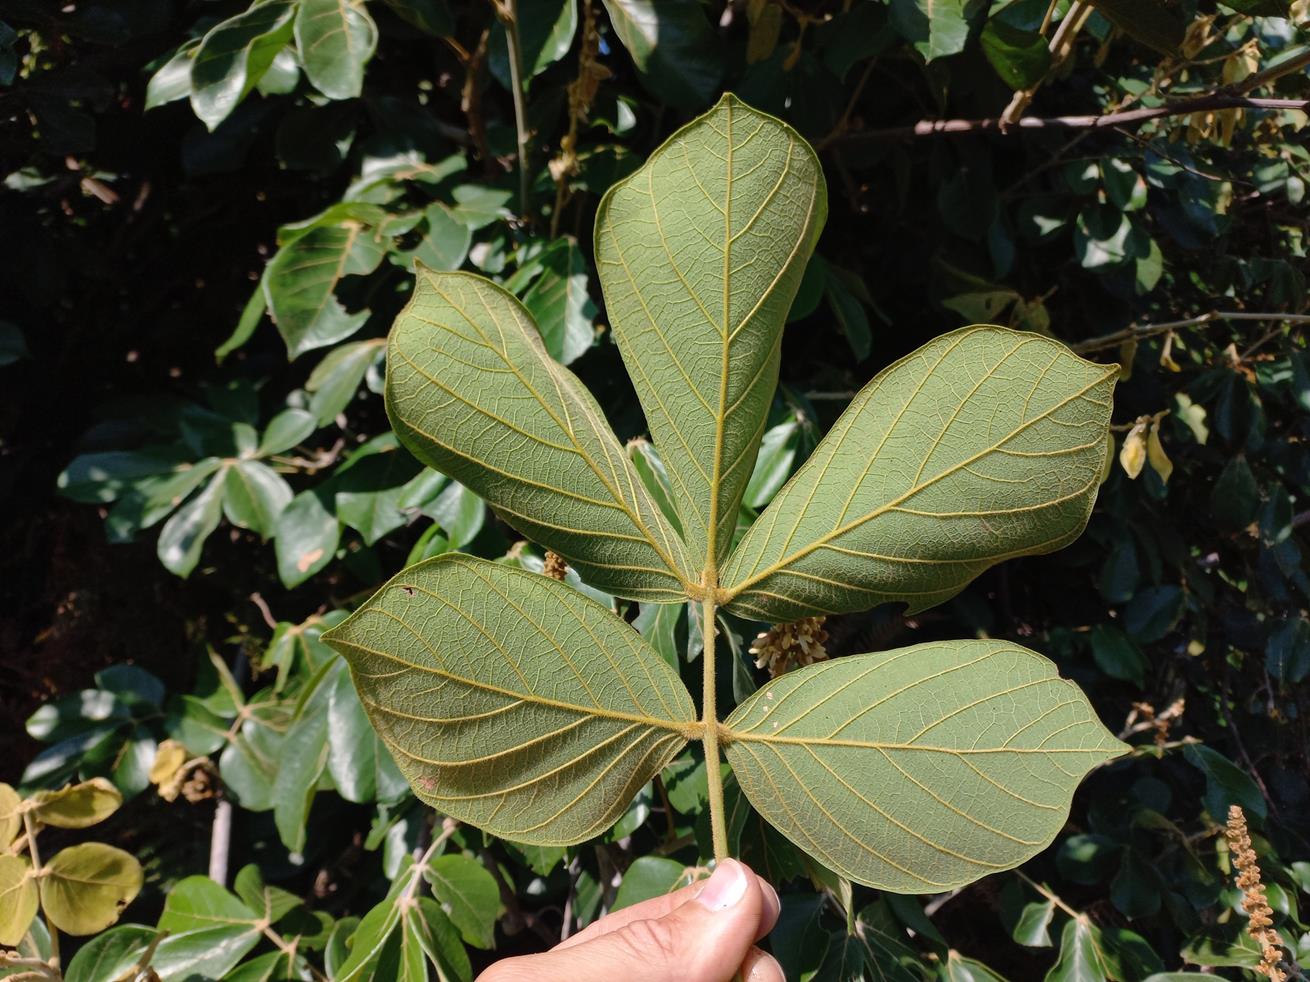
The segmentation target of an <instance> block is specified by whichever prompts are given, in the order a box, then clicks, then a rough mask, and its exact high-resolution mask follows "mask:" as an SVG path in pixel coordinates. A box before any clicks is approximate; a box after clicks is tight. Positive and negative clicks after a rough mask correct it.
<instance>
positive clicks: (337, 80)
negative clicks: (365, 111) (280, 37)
mask: <svg viewBox="0 0 1310 982" xmlns="http://www.w3.org/2000/svg"><path fill="white" fill-rule="evenodd" d="M295 35H296V50H297V51H298V52H299V54H300V64H301V65H303V66H304V69H305V74H306V75H307V76H309V81H310V82H311V83H313V85H314V88H316V89H318V90H319V91H320V92H322V93H323V94H324V95H325V96H327V97H328V98H329V99H353V98H355V97H357V96H358V95H359V93H360V90H361V89H362V87H363V85H364V65H365V64H366V63H367V62H368V60H369V59H370V58H372V57H373V49H374V48H376V47H377V43H378V29H377V25H375V24H374V23H373V18H372V17H370V16H369V13H368V10H367V9H366V8H365V6H364V2H363V0H298V4H297V11H296V23H295Z"/></svg>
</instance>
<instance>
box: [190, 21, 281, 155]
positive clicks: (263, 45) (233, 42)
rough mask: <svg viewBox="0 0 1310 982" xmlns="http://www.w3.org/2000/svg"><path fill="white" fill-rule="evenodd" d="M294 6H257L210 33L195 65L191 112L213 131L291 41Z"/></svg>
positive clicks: (192, 63)
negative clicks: (193, 111)
mask: <svg viewBox="0 0 1310 982" xmlns="http://www.w3.org/2000/svg"><path fill="white" fill-rule="evenodd" d="M295 12H296V5H295V4H294V3H293V2H292V0H269V2H267V3H262V4H256V5H255V6H253V7H251V8H250V9H249V10H247V11H245V12H244V13H241V14H237V15H236V16H235V17H232V18H230V19H228V20H225V21H223V22H222V23H220V24H218V25H217V26H215V27H213V28H211V29H210V31H209V33H208V34H206V35H205V37H204V39H203V40H202V41H201V42H200V47H199V48H198V49H197V50H196V52H195V57H194V58H192V59H191V63H190V88H191V108H192V109H193V110H195V114H196V115H197V116H199V117H200V119H201V120H202V121H203V122H204V124H205V125H206V126H207V127H209V129H210V130H213V129H215V128H216V127H217V126H218V124H219V123H221V122H223V120H225V119H226V118H227V117H228V115H229V114H230V113H231V112H232V110H233V109H235V108H236V107H237V104H238V103H239V102H240V101H241V100H242V99H244V98H245V97H246V95H247V94H248V93H249V92H250V90H251V89H253V88H254V87H255V85H256V83H258V82H259V80H260V78H262V77H263V75H264V73H265V72H266V71H268V69H269V66H270V65H272V64H273V59H274V57H275V56H276V55H277V53H278V52H279V51H281V50H282V48H283V46H284V45H285V44H286V43H287V41H289V40H290V39H291V18H292V17H293V16H294V14H295Z"/></svg>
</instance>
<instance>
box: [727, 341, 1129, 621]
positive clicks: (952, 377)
mask: <svg viewBox="0 0 1310 982" xmlns="http://www.w3.org/2000/svg"><path fill="white" fill-rule="evenodd" d="M1116 377H1117V370H1116V369H1115V367H1114V366H1111V367H1109V368H1107V367H1106V366H1105V365H1098V364H1095V363H1093V362H1089V361H1085V360H1084V359H1082V358H1079V357H1078V356H1077V355H1075V354H1073V353H1072V352H1070V351H1069V349H1068V348H1066V347H1065V346H1064V345H1062V344H1060V343H1059V342H1057V341H1053V340H1051V339H1050V338H1044V337H1041V336H1039V335H1036V334H1025V333H1022V332H1018V331H1011V330H1007V329H1005V328H999V327H985V326H983V327H969V328H964V329H962V330H959V331H953V332H951V333H950V334H944V335H942V336H941V337H939V338H937V339H935V340H933V341H931V342H929V343H928V344H926V345H924V346H923V347H922V348H920V349H919V350H917V351H915V352H914V353H913V354H911V355H909V356H908V357H906V358H903V359H902V360H901V361H899V362H897V363H895V364H894V365H892V366H891V367H890V368H888V369H886V370H885V371H883V372H882V373H880V374H879V375H878V376H877V377H876V378H874V379H873V381H871V382H870V383H869V384H868V385H867V386H865V388H864V389H863V390H862V391H861V392H860V393H859V395H858V396H856V398H855V400H854V402H852V403H851V405H850V407H849V408H848V409H847V410H846V412H845V413H843V414H842V416H841V418H840V419H838V420H837V422H836V423H835V424H834V425H833V428H832V430H831V431H829V433H828V435H827V436H825V437H824V439H823V441H822V442H821V443H820V444H819V446H818V447H817V448H816V449H815V451H814V453H813V454H812V455H811V456H810V458H809V460H807V461H806V463H805V465H804V466H803V467H802V468H801V469H800V470H799V471H798V472H797V473H796V475H795V476H794V477H793V478H792V479H791V480H790V481H789V482H788V483H787V485H786V486H785V487H784V488H783V489H782V490H781V491H780V492H779V493H778V494H777V496H776V497H775V498H774V499H773V501H772V503H771V504H770V505H769V507H768V508H767V509H766V510H765V512H764V514H762V515H761V516H760V518H759V520H758V521H757V522H756V523H755V524H754V525H753V526H752V527H751V529H750V531H748V532H747V533H746V536H745V538H743V539H742V541H741V543H740V544H739V545H738V546H737V549H736V550H735V552H734V553H733V556H732V558H731V559H730V561H729V563H728V565H727V567H726V568H725V570H724V572H723V578H722V582H723V584H724V592H725V594H726V596H727V597H728V598H729V599H728V601H727V603H726V606H727V609H728V610H729V611H731V612H732V613H735V614H740V615H742V616H746V617H751V618H755V619H758V620H769V621H774V622H781V621H793V620H796V619H798V618H800V617H804V616H808V615H812V614H831V613H845V612H849V611H856V610H867V609H868V608H870V607H873V606H875V605H877V604H880V603H886V602H903V603H905V604H907V605H908V607H909V610H910V612H917V611H920V610H923V609H925V608H927V607H931V606H933V605H934V604H938V603H941V602H942V601H944V600H947V599H949V598H951V597H953V596H955V594H957V593H959V592H960V590H962V589H964V587H965V586H966V585H967V584H968V583H969V582H970V581H971V580H972V579H974V577H976V576H977V575H978V574H979V573H981V572H982V571H983V570H985V569H987V568H988V567H990V566H993V565H995V564H996V563H998V562H1001V561H1002V560H1005V559H1010V558H1013V557H1016V556H1024V555H1032V554H1038V553H1045V552H1051V551H1054V550H1056V549H1059V548H1062V547H1063V546H1066V545H1068V544H1069V543H1070V542H1072V541H1073V540H1074V539H1076V538H1077V537H1078V535H1079V534H1081V532H1082V530H1083V528H1084V526H1086V524H1087V519H1088V516H1089V515H1090V514H1091V509H1092V505H1093V503H1094V502H1095V500H1096V490H1097V487H1098V486H1099V484H1100V473H1101V464H1102V462H1103V461H1104V459H1105V443H1104V441H1105V432H1106V426H1107V425H1108V423H1109V418H1110V410H1111V393H1112V390H1113V388H1114V384H1115V379H1116Z"/></svg>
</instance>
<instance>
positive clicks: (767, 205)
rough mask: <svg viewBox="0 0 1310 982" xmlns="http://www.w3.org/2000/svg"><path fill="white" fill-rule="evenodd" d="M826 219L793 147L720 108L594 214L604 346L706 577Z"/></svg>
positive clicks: (803, 153) (790, 138)
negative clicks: (642, 420)
mask: <svg viewBox="0 0 1310 982" xmlns="http://www.w3.org/2000/svg"><path fill="white" fill-rule="evenodd" d="M827 213H828V198H827V189H826V186H825V184H824V181H823V173H822V170H821V169H820V167H819V162H818V159H817V158H816V157H815V155H814V151H813V150H811V149H810V146H809V144H807V143H806V142H805V141H804V140H803V139H802V138H801V137H800V135H799V134H797V133H796V132H795V131H794V130H792V129H791V128H790V127H788V126H786V125H785V124H783V123H781V122H779V121H778V120H776V119H774V118H773V117H772V116H766V115H765V114H763V113H760V112H757V111H755V110H754V109H751V108H750V107H749V106H747V105H745V104H744V103H742V102H741V101H740V100H738V99H736V98H735V97H734V96H731V95H725V96H724V97H723V98H722V99H721V100H720V101H719V103H718V105H716V106H715V107H714V108H713V109H712V110H711V111H710V112H708V113H707V114H705V115H704V116H701V117H700V118H699V119H697V120H695V121H693V122H692V123H690V124H688V125H687V126H685V127H683V128H682V129H681V130H679V131H678V132H677V133H676V134H675V135H674V136H673V137H672V138H671V139H670V140H669V141H668V142H667V143H665V144H664V145H663V146H662V147H660V149H658V150H656V151H655V153H654V154H653V155H652V156H651V158H650V160H648V161H647V162H646V164H645V165H644V166H643V167H642V168H641V170H639V171H637V172H636V173H635V174H633V175H632V176H631V177H628V178H627V179H626V180H624V181H621V182H620V183H619V184H617V185H615V186H614V187H612V188H611V189H610V190H609V191H608V192H607V193H606V195H605V197H604V199H602V201H601V203H600V208H599V210H598V211H597V213H596V243H595V245H596V265H597V269H598V272H599V275H600V281H601V287H602V289H603V290H604V293H605V302H606V307H607V309H608V312H609V316H610V318H611V320H612V322H613V328H614V337H615V340H616V341H617V342H618V344H619V350H620V351H621V352H622V354H623V361H624V364H625V365H626V366H627V368H628V372H629V374H631V375H632V380H633V383H634V384H635V385H636V388H637V394H638V396H639V397H640V398H641V404H642V408H643V409H644V410H645V411H646V422H647V425H648V426H649V427H650V431H651V434H652V435H653V436H654V438H655V443H656V445H657V446H658V447H659V450H660V456H661V457H662V458H663V460H664V463H665V466H666V467H667V468H668V472H669V476H670V478H671V479H672V482H673V488H674V491H675V493H676V497H677V505H678V513H679V515H680V516H681V518H682V528H683V532H684V535H685V538H686V542H687V546H688V549H689V550H690V552H691V554H692V555H693V556H694V557H695V558H696V561H698V562H704V563H705V564H706V566H707V567H709V568H710V569H711V570H713V569H714V568H715V567H716V566H717V564H718V563H720V562H721V561H722V560H723V558H724V557H725V556H726V555H727V552H728V549H729V548H730V547H731V545H732V530H733V527H734V525H735V523H736V520H737V506H738V504H739V503H740V502H741V497H742V492H743V490H744V489H745V487H746V482H747V481H748V480H750V476H751V465H752V464H753V463H754V461H755V451H756V449H757V448H758V447H759V443H760V438H761V436H763V434H764V427H765V423H766V419H767V416H768V410H769V404H770V403H771V402H772V400H773V392H774V389H775V388H776V386H777V381H778V352H779V345H780V343H781V339H782V327H783V324H784V323H785V321H786V319H787V313H788V311H789V310H790V309H791V304H792V300H793V299H794V298H795V296H796V291H797V289H798V288H799V286H800V282H801V277H802V275H803V274H804V272H805V266H806V264H807V263H808V262H809V258H810V253H811V252H813V250H814V245H815V242H816V241H817V240H818V237H819V232H820V231H821V230H822V228H823V223H824V220H825V218H826V217H827Z"/></svg>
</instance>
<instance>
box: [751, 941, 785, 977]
mask: <svg viewBox="0 0 1310 982" xmlns="http://www.w3.org/2000/svg"><path fill="white" fill-rule="evenodd" d="M741 978H742V982H787V979H786V976H784V975H783V974H782V966H781V965H779V964H778V960H777V959H776V958H774V957H773V956H772V955H770V954H768V953H766V952H763V951H761V950H760V949H759V948H752V949H751V950H750V951H748V952H747V953H746V960H745V961H744V962H742V965H741Z"/></svg>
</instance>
